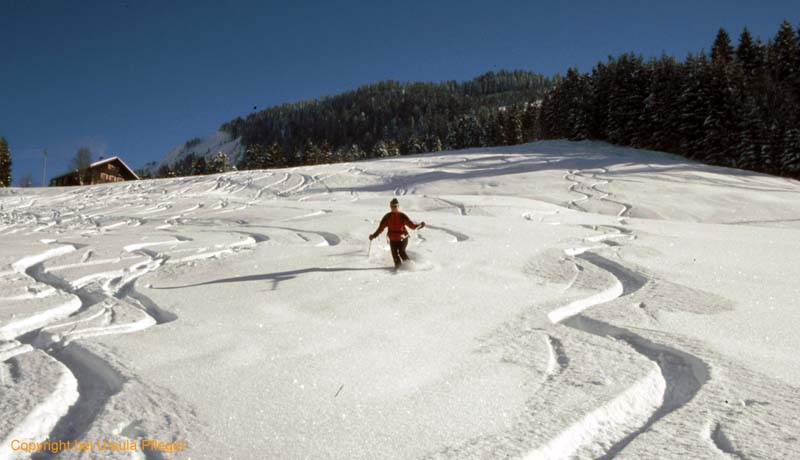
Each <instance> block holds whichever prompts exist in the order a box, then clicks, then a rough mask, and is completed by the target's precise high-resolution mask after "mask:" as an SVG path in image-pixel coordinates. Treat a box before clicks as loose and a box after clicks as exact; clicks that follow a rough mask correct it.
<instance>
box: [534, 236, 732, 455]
mask: <svg viewBox="0 0 800 460" xmlns="http://www.w3.org/2000/svg"><path fill="white" fill-rule="evenodd" d="M611 230H612V231H613V233H610V234H603V235H600V236H595V237H588V238H586V240H587V241H589V242H602V241H605V240H608V239H609V238H611V237H614V238H617V237H624V236H628V234H629V232H627V231H626V232H623V231H622V230H620V229H616V228H612V229H611ZM597 249H602V247H601V246H590V247H580V248H570V249H566V250H565V251H564V252H565V254H566V255H567V256H569V257H575V258H578V259H581V260H583V261H584V262H588V263H590V264H592V265H594V266H595V267H597V268H599V269H601V270H603V271H605V272H606V273H608V274H610V275H611V276H612V277H613V280H614V282H613V283H612V285H611V286H609V287H607V288H606V289H604V290H602V291H600V292H599V293H597V294H594V295H592V296H590V297H586V298H583V299H579V300H576V301H573V302H571V303H569V304H567V305H564V306H562V307H559V308H556V309H554V310H552V311H551V312H550V313H549V314H548V318H549V319H550V321H551V322H552V323H554V324H559V323H561V324H564V325H565V326H567V327H571V328H573V329H576V330H579V331H582V332H585V333H588V334H592V335H595V336H599V337H604V338H612V339H616V340H622V341H624V342H626V343H628V344H629V345H630V346H631V347H632V348H633V349H634V350H636V351H637V352H638V353H640V354H642V355H644V356H645V357H647V358H648V359H650V360H651V361H652V362H654V363H655V364H656V365H657V369H658V372H651V373H649V374H647V375H646V376H645V377H643V379H642V380H639V381H638V382H637V383H636V384H635V385H634V386H632V387H630V388H628V389H626V390H625V391H624V392H622V393H621V394H619V396H618V397H617V398H615V399H613V400H611V401H609V402H607V403H606V404H605V405H603V406H600V407H598V408H597V409H595V410H594V411H593V412H591V413H589V414H586V415H585V416H584V417H583V418H581V419H580V420H579V421H578V422H577V423H575V424H573V425H570V426H568V427H566V428H565V429H564V430H562V431H561V433H560V434H559V435H558V436H556V437H555V438H552V439H551V440H550V441H548V442H546V443H545V444H543V445H541V446H538V447H537V448H535V449H533V450H531V451H529V452H528V454H527V455H526V457H525V458H527V459H531V460H533V459H568V458H572V457H573V456H574V455H575V453H576V452H577V451H578V450H579V449H581V448H582V447H584V446H588V445H598V444H600V445H610V447H608V448H607V449H606V451H605V453H604V454H603V455H602V456H600V457H599V458H600V459H613V458H615V457H616V455H618V454H619V453H620V452H622V451H623V449H624V448H625V446H627V445H628V444H629V443H630V442H631V441H632V440H633V439H635V438H636V436H638V435H639V434H641V433H643V432H645V431H646V430H648V429H649V428H650V427H651V426H653V424H655V423H656V422H657V421H658V420H659V419H661V418H663V417H664V416H666V415H667V414H669V413H671V412H673V411H675V410H676V409H678V408H680V407H682V406H683V405H685V404H686V403H688V402H689V401H690V400H691V399H692V398H693V397H694V395H695V394H697V392H698V391H699V390H700V388H701V387H702V385H703V384H704V383H705V382H706V381H708V380H709V378H710V376H709V375H710V371H709V368H708V365H706V364H705V363H704V362H702V361H701V360H700V359H699V358H696V357H694V356H692V355H689V354H688V353H685V352H683V351H680V350H677V349H674V348H672V347H669V346H666V345H662V344H656V343H654V342H652V341H650V340H647V339H645V338H644V337H642V336H639V335H637V334H634V333H633V332H631V331H628V330H626V329H624V328H620V327H616V326H612V325H610V324H607V323H604V322H602V321H598V320H594V319H590V318H587V317H584V316H582V315H581V312H583V311H585V310H586V309H588V308H592V307H595V306H598V305H602V304H605V303H608V302H611V301H614V300H616V299H618V298H621V297H624V296H628V295H630V294H632V293H633V292H636V291H638V290H639V289H640V288H641V287H642V286H644V285H645V284H646V283H647V282H648V279H647V278H645V277H643V276H642V275H640V274H638V273H636V272H633V271H630V270H628V269H627V268H625V267H623V266H621V265H619V264H618V263H616V262H613V261H611V260H609V259H608V258H606V257H603V256H601V255H599V254H596V253H593V252H589V251H595V250H597ZM550 341H551V346H552V349H553V355H551V360H553V359H556V358H553V356H559V352H558V348H557V346H556V344H555V343H554V342H553V339H552V337H551V338H550ZM563 353H564V352H563V348H562V350H561V352H560V354H561V355H563ZM567 362H568V361H567ZM550 368H552V369H555V367H554V366H550ZM654 408H655V410H653V409H654ZM641 419H645V420H646V421H645V422H644V423H643V424H642V425H640V426H639V428H636V429H634V430H632V431H630V425H631V421H632V420H641ZM715 443H717V444H718V445H720V444H719V443H718V442H716V440H715ZM721 450H723V451H725V450H724V449H721Z"/></svg>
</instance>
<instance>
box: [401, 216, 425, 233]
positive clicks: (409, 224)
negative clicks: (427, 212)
mask: <svg viewBox="0 0 800 460" xmlns="http://www.w3.org/2000/svg"><path fill="white" fill-rule="evenodd" d="M405 217H406V220H405V222H404V224H405V226H406V227H408V228H410V229H411V230H416V229H418V228H423V227H425V222H420V223H419V224H415V223H414V221H412V220H411V219H409V218H408V216H405Z"/></svg>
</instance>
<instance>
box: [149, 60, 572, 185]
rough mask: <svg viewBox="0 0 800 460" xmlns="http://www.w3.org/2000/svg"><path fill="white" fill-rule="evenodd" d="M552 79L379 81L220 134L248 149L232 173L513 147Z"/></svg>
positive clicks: (532, 123)
mask: <svg viewBox="0 0 800 460" xmlns="http://www.w3.org/2000/svg"><path fill="white" fill-rule="evenodd" d="M557 78H558V77H556V78H548V77H545V76H543V75H540V74H537V73H533V72H527V71H520V70H518V71H500V72H488V73H486V74H484V75H481V76H479V77H477V78H475V79H473V80H470V81H466V82H460V83H459V82H456V81H447V82H442V83H419V82H412V83H403V82H397V81H383V82H379V83H375V84H371V85H366V86H362V87H360V88H358V89H356V90H353V91H348V92H345V93H342V94H338V95H336V96H330V97H325V98H321V99H313V100H308V101H301V102H297V103H292V104H283V105H280V106H277V107H272V108H268V109H265V110H262V111H260V112H256V113H252V114H250V115H248V116H247V117H246V118H241V117H238V118H236V119H234V120H231V121H229V122H227V123H225V124H223V125H222V126H221V128H220V129H221V130H222V131H224V132H226V133H228V134H229V135H230V136H231V138H234V139H235V138H240V139H241V144H242V145H244V146H245V147H246V151H245V155H244V157H243V158H242V159H241V161H240V162H239V163H238V164H236V165H235V166H236V167H237V168H238V169H259V168H268V167H280V166H299V165H308V164H318V163H332V162H339V161H354V160H360V159H366V158H382V157H388V156H393V155H404V154H412V153H421V152H433V151H440V150H443V149H460V148H468V147H485V146H492V145H510V144H518V143H522V142H529V141H531V140H534V139H536V138H538V134H537V133H538V132H539V128H538V124H537V122H538V108H537V104H536V103H535V102H536V101H538V100H541V98H542V97H544V94H545V93H546V92H547V91H548V90H549V89H550V88H552V87H553V85H554V83H555V81H556V79H557ZM189 157H191V158H189ZM203 162H206V160H204V159H201V158H198V157H193V156H191V155H189V156H187V157H186V158H183V159H181V160H179V161H178V162H176V163H175V164H172V165H170V166H162V167H161V169H160V170H159V171H158V173H157V175H158V176H174V175H185V174H192V173H193V172H194V171H196V170H197V171H200V170H202V169H203V167H204V165H203ZM198 163H199V164H198ZM195 166H197V167H195ZM206 171H208V170H207V169H206ZM208 172H217V171H216V170H213V169H212V170H211V171H208Z"/></svg>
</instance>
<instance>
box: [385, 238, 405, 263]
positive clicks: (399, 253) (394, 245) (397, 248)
mask: <svg viewBox="0 0 800 460" xmlns="http://www.w3.org/2000/svg"><path fill="white" fill-rule="evenodd" d="M406 246H408V238H405V239H404V240H402V241H391V240H390V241H389V248H390V249H391V250H392V259H394V268H397V267H399V266H400V264H401V263H403V262H402V261H403V260H408V254H406Z"/></svg>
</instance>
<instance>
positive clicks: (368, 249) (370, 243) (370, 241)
mask: <svg viewBox="0 0 800 460" xmlns="http://www.w3.org/2000/svg"><path fill="white" fill-rule="evenodd" d="M370 251H372V240H369V247H368V248H367V259H369V253H370Z"/></svg>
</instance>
